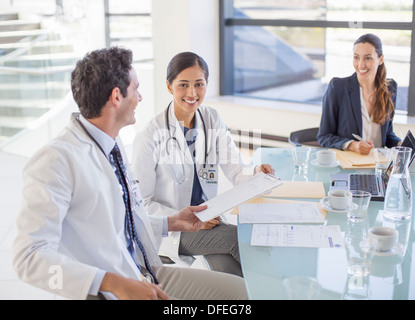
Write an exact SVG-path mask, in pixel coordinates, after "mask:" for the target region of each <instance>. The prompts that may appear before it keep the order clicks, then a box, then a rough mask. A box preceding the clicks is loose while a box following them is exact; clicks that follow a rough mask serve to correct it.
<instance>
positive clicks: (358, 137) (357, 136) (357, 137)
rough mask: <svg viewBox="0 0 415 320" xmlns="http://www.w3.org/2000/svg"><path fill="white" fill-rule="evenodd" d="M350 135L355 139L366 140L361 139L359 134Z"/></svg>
mask: <svg viewBox="0 0 415 320" xmlns="http://www.w3.org/2000/svg"><path fill="white" fill-rule="evenodd" d="M352 136H353V137H355V138H356V139H357V140H359V141H363V142H366V141H365V140H363V138H362V137H361V136H359V135H358V134H355V133H352ZM366 143H367V142H366Z"/></svg>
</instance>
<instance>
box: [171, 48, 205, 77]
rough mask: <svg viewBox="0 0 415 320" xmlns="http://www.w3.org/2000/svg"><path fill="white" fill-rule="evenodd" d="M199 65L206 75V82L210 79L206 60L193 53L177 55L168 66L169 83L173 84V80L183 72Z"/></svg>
mask: <svg viewBox="0 0 415 320" xmlns="http://www.w3.org/2000/svg"><path fill="white" fill-rule="evenodd" d="M196 65H198V66H199V67H201V68H202V69H203V71H204V73H205V80H206V81H207V80H208V78H209V68H208V65H207V63H206V62H205V60H203V58H202V57H200V56H198V55H197V54H196V53H193V52H181V53H178V54H176V55H175V56H174V57H173V58H172V59H171V60H170V62H169V65H168V66H167V81H168V82H169V83H170V84H172V83H173V80H174V79H176V77H177V76H178V75H179V73H180V72H182V71H183V70H185V69H187V68H190V67H193V66H196Z"/></svg>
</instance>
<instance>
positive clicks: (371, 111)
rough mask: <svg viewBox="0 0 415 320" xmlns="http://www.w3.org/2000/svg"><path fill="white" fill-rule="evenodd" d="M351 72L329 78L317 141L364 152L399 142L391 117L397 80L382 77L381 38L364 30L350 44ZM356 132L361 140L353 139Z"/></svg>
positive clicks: (383, 75)
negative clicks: (362, 33) (352, 69)
mask: <svg viewBox="0 0 415 320" xmlns="http://www.w3.org/2000/svg"><path fill="white" fill-rule="evenodd" d="M353 67H354V69H355V73H353V75H351V76H350V77H346V78H333V79H332V80H331V81H330V83H329V86H328V88H327V92H326V94H325V95H324V97H323V112H322V116H321V123H320V130H319V133H318V135H317V139H318V142H319V143H320V145H322V146H323V147H327V148H337V149H342V150H350V151H354V152H357V153H360V154H368V153H369V152H370V150H371V149H372V148H374V147H375V148H378V147H385V146H386V147H393V146H396V145H398V144H399V143H400V139H399V138H398V137H397V136H396V135H395V134H394V132H393V126H392V120H393V115H394V110H395V102H396V89H397V84H396V82H395V81H394V80H391V79H386V67H385V63H384V60H383V52H382V42H381V40H380V39H379V37H377V36H376V35H374V34H365V35H363V36H361V37H360V38H359V39H357V40H356V41H355V43H354V47H353ZM352 134H357V135H359V136H360V137H362V138H363V141H357V140H354V139H353V136H352Z"/></svg>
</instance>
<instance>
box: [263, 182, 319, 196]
mask: <svg viewBox="0 0 415 320" xmlns="http://www.w3.org/2000/svg"><path fill="white" fill-rule="evenodd" d="M325 196H326V191H325V190H324V185H323V182H321V181H283V184H282V185H281V186H280V187H278V188H275V189H273V190H272V191H271V192H270V193H266V194H263V195H262V197H271V198H307V199H322V198H324V197H325Z"/></svg>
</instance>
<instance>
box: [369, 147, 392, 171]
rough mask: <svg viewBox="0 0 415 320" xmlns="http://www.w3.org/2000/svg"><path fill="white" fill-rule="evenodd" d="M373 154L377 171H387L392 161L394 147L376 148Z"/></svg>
mask: <svg viewBox="0 0 415 320" xmlns="http://www.w3.org/2000/svg"><path fill="white" fill-rule="evenodd" d="M373 154H374V156H375V165H376V169H375V170H376V173H382V172H385V171H386V169H387V168H388V166H389V164H390V163H391V161H392V149H388V148H375V149H373Z"/></svg>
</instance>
